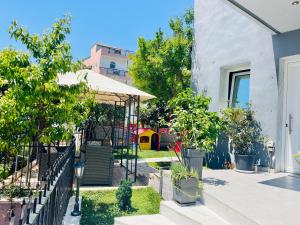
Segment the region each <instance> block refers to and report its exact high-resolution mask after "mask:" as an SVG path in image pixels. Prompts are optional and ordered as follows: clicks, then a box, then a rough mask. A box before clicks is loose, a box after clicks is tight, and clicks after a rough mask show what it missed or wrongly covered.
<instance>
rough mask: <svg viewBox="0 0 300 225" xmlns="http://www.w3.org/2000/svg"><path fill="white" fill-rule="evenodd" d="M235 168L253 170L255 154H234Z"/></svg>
mask: <svg viewBox="0 0 300 225" xmlns="http://www.w3.org/2000/svg"><path fill="white" fill-rule="evenodd" d="M234 161H235V166H236V169H237V170H244V171H254V163H255V155H239V154H235V155H234Z"/></svg>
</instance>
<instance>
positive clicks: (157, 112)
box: [140, 101, 170, 129]
mask: <svg viewBox="0 0 300 225" xmlns="http://www.w3.org/2000/svg"><path fill="white" fill-rule="evenodd" d="M169 114H170V109H169V107H168V104H167V103H166V102H165V101H152V102H149V103H147V104H146V105H144V106H142V107H141V109H140V120H141V123H142V124H144V125H148V126H150V127H152V128H156V129H158V128H159V127H162V126H163V123H161V121H169Z"/></svg>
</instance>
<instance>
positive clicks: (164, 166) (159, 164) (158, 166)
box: [148, 162, 172, 170]
mask: <svg viewBox="0 0 300 225" xmlns="http://www.w3.org/2000/svg"><path fill="white" fill-rule="evenodd" d="M171 164H172V162H149V163H148V166H151V167H153V168H155V169H157V170H159V169H161V168H162V169H165V170H169V169H170V167H171Z"/></svg>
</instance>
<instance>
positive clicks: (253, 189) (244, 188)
mask: <svg viewBox="0 0 300 225" xmlns="http://www.w3.org/2000/svg"><path fill="white" fill-rule="evenodd" d="M203 178H204V183H205V185H204V188H205V189H204V202H205V199H207V204H208V205H209V206H210V207H211V209H212V210H214V209H215V210H214V211H218V212H216V213H218V214H219V215H220V216H223V217H226V216H230V213H229V212H230V210H227V209H232V210H231V212H233V211H234V212H236V213H239V214H240V215H242V216H244V217H245V218H248V219H249V221H252V222H253V223H252V222H250V223H249V224H259V225H299V224H300V220H299V218H300V217H299V212H300V176H297V175H292V174H286V173H254V174H244V173H239V172H236V171H233V170H204V171H203ZM212 199H214V200H213V201H212ZM215 200H216V201H215ZM216 202H219V203H221V204H223V206H226V207H223V211H222V207H220V206H217V205H216V204H217V203H216ZM226 208H227V209H226ZM224 209H226V210H227V212H226V210H225V211H224ZM222 214H223V215H222ZM231 215H234V214H231ZM225 219H227V218H225ZM229 222H230V221H229ZM233 224H238V223H233ZM243 224H245V223H243ZM247 224H248V223H247Z"/></svg>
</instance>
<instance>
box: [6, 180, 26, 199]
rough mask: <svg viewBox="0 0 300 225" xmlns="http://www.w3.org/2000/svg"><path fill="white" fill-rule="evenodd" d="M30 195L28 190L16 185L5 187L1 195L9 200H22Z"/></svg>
mask: <svg viewBox="0 0 300 225" xmlns="http://www.w3.org/2000/svg"><path fill="white" fill-rule="evenodd" d="M28 194H29V191H28V190H26V189H24V188H22V187H20V186H19V185H15V184H13V185H10V186H8V187H5V188H4V189H2V190H1V195H2V196H3V197H6V198H8V199H13V198H21V197H25V196H27V195H28Z"/></svg>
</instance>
